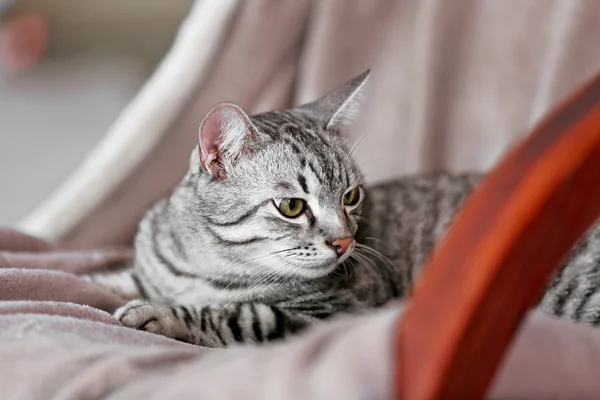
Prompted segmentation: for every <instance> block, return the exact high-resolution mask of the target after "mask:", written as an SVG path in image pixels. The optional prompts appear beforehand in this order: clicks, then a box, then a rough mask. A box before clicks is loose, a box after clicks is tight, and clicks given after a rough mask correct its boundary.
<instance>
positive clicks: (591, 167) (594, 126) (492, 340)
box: [396, 77, 600, 400]
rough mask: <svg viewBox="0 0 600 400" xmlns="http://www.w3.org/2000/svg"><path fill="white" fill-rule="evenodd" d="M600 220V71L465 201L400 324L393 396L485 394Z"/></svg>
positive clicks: (419, 398) (409, 399)
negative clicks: (559, 272)
mask: <svg viewBox="0 0 600 400" xmlns="http://www.w3.org/2000/svg"><path fill="white" fill-rule="evenodd" d="M599 216H600V77H596V78H595V79H593V80H592V81H591V82H590V83H589V84H587V85H586V86H585V87H584V88H583V89H582V90H580V91H579V92H577V93H576V94H575V95H574V96H572V97H571V98H570V99H568V101H566V102H565V103H564V104H562V106H560V107H558V108H557V109H555V110H554V111H553V112H552V113H551V114H549V116H548V117H547V118H546V119H545V120H543V121H542V122H541V123H540V124H539V125H538V126H537V127H536V128H535V129H533V130H532V132H531V134H529V135H528V136H527V137H526V138H525V140H523V141H522V142H521V143H520V144H519V145H517V146H516V147H515V148H513V149H512V150H511V151H510V152H508V153H507V155H506V156H505V157H504V159H503V160H501V162H500V163H499V164H498V165H497V166H496V167H495V168H494V170H493V171H492V172H491V173H490V174H489V175H488V176H487V177H486V179H485V180H483V181H482V182H481V184H480V185H479V187H478V189H477V190H476V191H475V192H474V193H473V194H472V195H471V196H470V197H469V198H468V199H467V201H466V202H465V206H464V208H463V210H462V211H461V212H460V213H459V214H458V215H457V218H456V220H455V222H454V224H453V226H452V227H451V229H450V230H449V232H448V234H447V235H446V237H445V239H444V240H443V241H442V243H440V245H439V246H438V248H437V249H436V250H435V251H434V253H433V255H432V257H431V259H430V260H429V262H428V265H427V266H426V271H425V272H424V274H423V278H422V279H421V281H420V282H419V283H418V284H417V286H416V288H415V291H414V297H413V299H412V301H411V305H410V308H409V309H408V311H407V313H406V314H405V316H404V318H403V319H402V320H399V321H398V323H397V336H396V351H397V353H396V362H397V364H396V382H397V386H396V389H397V391H396V397H397V398H399V399H400V398H402V399H406V400H426V399H427V400H433V399H436V400H437V399H477V398H483V397H484V396H485V395H486V393H487V390H488V386H489V384H490V382H491V379H492V378H493V376H494V373H495V371H496V369H497V367H498V364H499V362H500V361H501V359H502V356H503V354H504V353H505V351H506V349H507V346H508V344H509V343H510V341H511V339H512V337H513V335H514V333H515V331H516V329H517V328H518V326H519V323H520V322H521V320H522V319H523V317H524V315H525V313H526V312H527V311H528V310H529V309H530V308H531V307H532V306H533V305H534V304H535V303H536V302H537V300H538V299H539V297H540V295H541V294H542V291H543V289H544V287H545V285H546V284H547V283H548V281H549V279H550V278H551V276H552V274H553V272H554V270H555V268H556V267H557V266H558V265H559V264H560V262H561V261H562V260H563V258H564V257H565V256H566V255H567V254H568V253H569V251H570V249H571V248H572V247H573V246H574V245H575V244H576V243H577V241H578V240H579V239H580V238H581V237H582V236H583V234H584V233H585V232H586V231H587V230H588V229H589V228H590V227H591V226H592V225H593V224H594V222H595V221H596V220H597V219H598V217H599Z"/></svg>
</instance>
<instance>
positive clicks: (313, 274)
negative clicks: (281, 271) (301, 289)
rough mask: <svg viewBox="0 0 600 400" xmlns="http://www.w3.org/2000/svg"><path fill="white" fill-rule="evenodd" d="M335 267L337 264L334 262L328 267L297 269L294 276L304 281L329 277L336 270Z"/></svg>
mask: <svg viewBox="0 0 600 400" xmlns="http://www.w3.org/2000/svg"><path fill="white" fill-rule="evenodd" d="M337 266H338V263H337V262H334V263H331V264H329V265H319V266H314V267H313V266H309V267H303V268H298V269H297V270H296V274H298V275H300V276H301V277H302V278H305V279H317V278H322V277H324V276H327V275H329V274H330V273H332V272H333V271H334V270H335V269H336V268H337Z"/></svg>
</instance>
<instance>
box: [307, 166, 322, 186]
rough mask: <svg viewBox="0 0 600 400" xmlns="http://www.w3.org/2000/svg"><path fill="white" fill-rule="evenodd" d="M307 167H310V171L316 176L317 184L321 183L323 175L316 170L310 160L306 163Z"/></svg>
mask: <svg viewBox="0 0 600 400" xmlns="http://www.w3.org/2000/svg"><path fill="white" fill-rule="evenodd" d="M308 168H310V170H311V171H312V173H313V174H314V175H315V178H317V180H318V181H319V184H321V185H322V184H323V182H325V181H324V179H323V178H324V177H322V176H321V175H320V174H319V172H317V169H316V168H315V165H314V164H313V163H312V162H309V163H308Z"/></svg>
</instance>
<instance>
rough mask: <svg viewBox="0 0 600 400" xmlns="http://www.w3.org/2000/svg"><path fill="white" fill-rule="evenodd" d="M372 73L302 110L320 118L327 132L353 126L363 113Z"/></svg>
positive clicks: (367, 73)
mask: <svg viewBox="0 0 600 400" xmlns="http://www.w3.org/2000/svg"><path fill="white" fill-rule="evenodd" d="M370 73H371V70H367V71H365V72H363V73H362V74H360V75H359V76H357V77H356V78H354V79H352V80H351V81H349V82H347V83H346V84H345V85H344V86H342V87H340V88H338V89H336V90H334V91H333V92H331V93H329V94H328V95H326V96H324V97H322V98H321V99H319V100H316V101H314V102H312V103H308V104H306V105H304V106H301V107H300V109H304V110H305V111H308V112H309V113H311V114H313V115H315V116H318V118H319V119H321V120H322V121H323V123H324V128H325V129H327V130H335V129H336V128H341V127H344V126H348V125H351V124H352V123H353V122H354V121H355V120H356V118H357V117H358V115H359V114H360V112H361V111H362V108H363V107H362V106H363V103H364V99H365V97H366V91H367V88H368V81H369V75H370Z"/></svg>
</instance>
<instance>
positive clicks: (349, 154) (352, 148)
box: [344, 135, 366, 163]
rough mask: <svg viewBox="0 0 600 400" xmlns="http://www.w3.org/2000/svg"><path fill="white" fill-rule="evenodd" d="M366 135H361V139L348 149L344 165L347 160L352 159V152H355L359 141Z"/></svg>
mask: <svg viewBox="0 0 600 400" xmlns="http://www.w3.org/2000/svg"><path fill="white" fill-rule="evenodd" d="M365 136H366V135H362V136H361V137H359V138H358V139H357V140H356V142H354V144H353V145H352V147H351V148H350V151H349V152H348V155H346V158H345V159H344V163H347V162H348V160H350V159H351V158H352V156H353V155H354V152H355V151H356V149H357V148H358V144H359V143H360V142H361V140H363V139H364V137H365Z"/></svg>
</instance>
